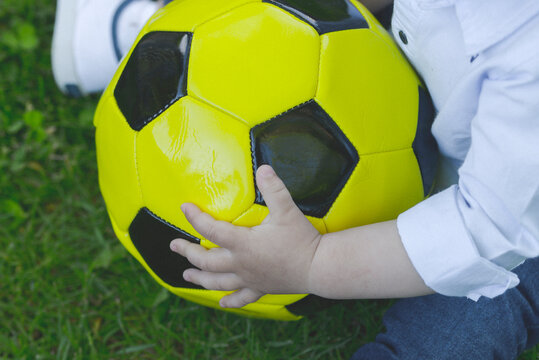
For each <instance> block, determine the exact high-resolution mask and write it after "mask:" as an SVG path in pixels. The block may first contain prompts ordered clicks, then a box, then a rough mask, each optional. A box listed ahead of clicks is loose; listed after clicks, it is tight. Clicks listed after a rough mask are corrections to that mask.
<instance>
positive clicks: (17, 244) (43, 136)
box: [0, 0, 539, 360]
mask: <svg viewBox="0 0 539 360" xmlns="http://www.w3.org/2000/svg"><path fill="white" fill-rule="evenodd" d="M54 5H55V3H54V1H52V0H35V1H31V0H2V1H1V2H0V79H1V80H0V358H1V359H169V358H181V359H347V358H349V356H350V355H351V354H352V353H353V351H354V350H355V349H356V348H357V347H358V346H360V345H361V344H363V343H365V342H368V341H372V340H373V339H374V336H375V335H376V333H378V332H379V331H381V330H382V326H381V323H380V319H381V316H382V314H383V312H384V311H385V309H386V308H387V307H388V306H389V304H390V302H389V301H357V302H351V303H346V304H343V305H340V306H335V307H332V308H330V309H327V310H325V311H322V312H320V313H319V314H317V315H316V316H314V317H312V318H309V319H305V320H302V321H299V322H292V323H282V322H273V321H262V320H253V319H245V318H240V317H237V316H234V315H230V314H226V313H224V312H220V311H214V310H211V309H207V308H204V307H201V306H198V305H194V304H191V303H188V302H186V301H184V300H182V299H180V298H177V297H175V296H172V295H170V294H169V293H168V292H166V291H165V290H164V289H162V288H161V287H159V286H158V285H157V284H156V283H155V282H154V281H153V280H152V279H151V278H150V276H148V275H147V273H146V272H145V271H144V270H143V269H142V267H141V266H140V265H139V264H138V263H137V262H136V261H135V260H134V259H133V258H132V257H131V256H129V255H128V254H127V252H126V251H125V250H124V249H123V248H122V247H121V245H120V244H119V242H118V241H117V240H116V239H115V236H114V234H113V233H112V230H111V228H110V224H109V221H108V218H107V215H106V211H105V208H104V204H103V201H102V198H101V195H100V193H99V189H98V185H97V168H96V161H95V149H94V129H93V126H92V116H93V111H94V108H95V105H96V103H97V100H98V98H97V97H89V98H84V99H77V100H74V99H69V98H66V97H64V96H63V95H62V94H61V93H60V92H59V91H58V90H57V89H56V86H55V85H54V81H53V80H52V75H51V70H50V60H49V59H50V50H49V48H50V39H51V34H52V27H53V22H54ZM538 354H539V350H538V349H537V347H536V348H535V349H532V350H531V351H528V352H527V353H526V354H524V355H522V356H521V357H520V359H527V360H531V359H538Z"/></svg>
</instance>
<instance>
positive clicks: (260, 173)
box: [256, 165, 302, 219]
mask: <svg viewBox="0 0 539 360" xmlns="http://www.w3.org/2000/svg"><path fill="white" fill-rule="evenodd" d="M256 185H257V186H258V189H259V190H260V193H261V194H262V197H263V198H264V202H265V203H266V206H267V207H268V209H269V211H270V213H271V215H272V218H278V219H290V215H302V213H301V211H300V210H299V209H298V207H297V206H296V204H295V203H294V200H293V199H292V195H290V192H289V191H288V189H287V188H286V185H285V184H284V183H283V181H282V180H281V179H280V178H279V177H278V176H277V174H276V173H275V171H274V170H273V169H272V168H271V166H269V165H262V166H260V167H259V168H258V170H257V171H256Z"/></svg>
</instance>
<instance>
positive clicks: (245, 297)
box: [219, 288, 264, 308]
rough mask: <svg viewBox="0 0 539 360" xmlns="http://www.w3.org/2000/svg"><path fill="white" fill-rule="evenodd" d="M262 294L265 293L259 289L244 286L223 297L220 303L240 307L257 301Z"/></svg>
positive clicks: (228, 306) (224, 305) (225, 305)
mask: <svg viewBox="0 0 539 360" xmlns="http://www.w3.org/2000/svg"><path fill="white" fill-rule="evenodd" d="M262 295H264V293H262V292H260V291H258V290H254V289H249V288H243V289H240V290H238V291H235V292H233V293H232V294H230V295H227V296H224V297H223V298H221V300H220V301H219V305H220V306H221V307H223V308H240V307H243V306H245V305H247V304H250V303H253V302H255V301H257V300H258V299H260V298H261V297H262Z"/></svg>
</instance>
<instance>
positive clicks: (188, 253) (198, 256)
mask: <svg viewBox="0 0 539 360" xmlns="http://www.w3.org/2000/svg"><path fill="white" fill-rule="evenodd" d="M170 248H171V250H172V251H174V252H177V253H178V254H180V255H182V256H184V257H186V258H187V260H189V262H190V263H191V264H193V265H194V266H196V267H197V268H199V269H202V270H204V271H211V272H228V271H230V270H231V267H232V264H233V261H232V258H231V255H230V252H229V251H228V250H226V249H223V248H213V249H210V250H206V249H205V248H204V247H202V246H200V245H198V244H194V243H192V242H190V241H187V240H184V239H175V240H172V242H171V243H170Z"/></svg>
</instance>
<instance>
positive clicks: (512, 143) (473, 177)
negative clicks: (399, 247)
mask: <svg viewBox="0 0 539 360" xmlns="http://www.w3.org/2000/svg"><path fill="white" fill-rule="evenodd" d="M499 74H500V72H498V76H496V75H495V73H491V74H489V75H488V76H486V78H485V80H484V81H483V83H482V88H481V93H480V96H479V103H478V108H477V113H476V115H475V117H474V119H473V120H472V123H471V146H470V148H469V151H468V153H467V155H466V158H465V160H464V163H463V165H462V166H461V167H460V169H459V181H458V184H456V185H453V186H451V187H449V188H448V189H445V190H444V191H442V192H440V193H438V194H436V195H434V196H432V197H430V198H428V199H426V200H425V201H423V202H421V203H419V204H418V205H416V206H415V207H413V208H411V209H410V210H408V211H406V212H404V213H403V214H401V215H400V216H399V218H398V219H397V225H398V229H399V234H400V236H401V238H402V241H403V244H404V247H405V249H406V251H407V253H408V255H409V257H410V260H411V261H412V263H413V265H414V267H415V268H416V270H417V271H418V273H419V274H420V276H421V277H422V278H423V280H424V281H425V283H426V285H427V286H429V287H430V288H432V289H433V290H434V291H436V292H438V293H441V294H444V295H449V296H466V297H468V298H471V299H473V300H477V299H478V298H479V297H480V296H486V297H490V298H492V297H495V296H497V295H499V294H502V293H503V292H505V290H507V289H508V288H511V287H514V286H516V285H517V284H518V283H519V280H518V277H517V276H516V275H515V274H514V273H512V272H511V271H510V270H511V269H513V268H514V267H516V266H518V265H519V264H520V263H522V262H523V261H525V259H526V258H533V257H537V256H538V255H539V98H538V94H539V62H538V61H537V60H532V61H529V62H527V63H525V64H522V66H519V67H518V68H515V69H511V71H507V72H503V73H502V74H501V76H500V75H499Z"/></svg>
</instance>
